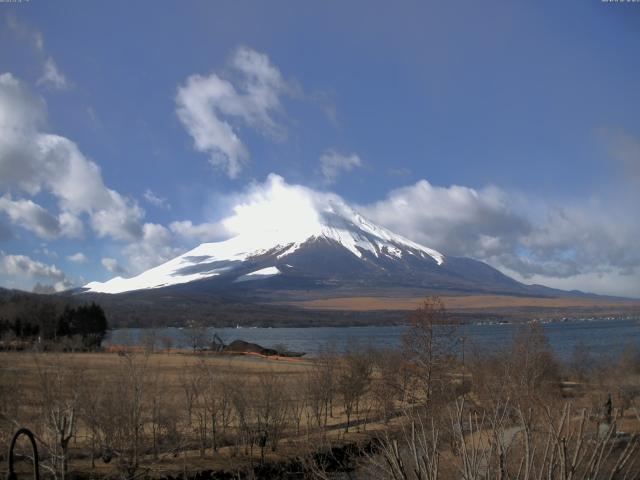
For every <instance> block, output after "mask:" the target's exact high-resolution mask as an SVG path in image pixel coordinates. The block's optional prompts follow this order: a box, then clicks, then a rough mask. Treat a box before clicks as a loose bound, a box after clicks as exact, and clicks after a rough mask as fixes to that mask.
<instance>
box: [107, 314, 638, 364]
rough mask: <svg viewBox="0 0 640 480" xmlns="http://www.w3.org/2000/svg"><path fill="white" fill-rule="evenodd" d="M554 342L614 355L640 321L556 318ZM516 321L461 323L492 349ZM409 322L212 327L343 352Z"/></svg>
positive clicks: (121, 340)
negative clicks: (307, 326) (309, 326)
mask: <svg viewBox="0 0 640 480" xmlns="http://www.w3.org/2000/svg"><path fill="white" fill-rule="evenodd" d="M543 327H544V330H545V332H546V334H547V336H548V338H549V342H550V343H551V346H552V347H553V348H554V350H555V351H556V353H557V354H558V356H560V357H561V358H563V359H568V358H570V357H571V355H572V353H573V351H574V348H575V346H576V345H578V344H584V345H586V346H588V347H589V349H590V351H591V353H592V354H593V355H594V356H610V355H615V354H617V353H619V352H620V351H622V349H623V348H624V347H625V345H627V344H634V345H636V346H638V347H640V323H639V322H638V321H637V320H631V319H608V320H602V319H597V320H596V319H588V320H587V319H585V320H574V321H568V322H554V323H547V324H544V325H543ZM517 329H518V325H517V324H484V325H467V326H465V327H461V328H460V332H461V334H462V333H464V334H465V336H466V339H467V340H466V342H465V344H466V345H467V346H468V347H466V348H468V349H471V348H474V347H479V348H491V347H493V346H496V347H498V346H501V345H504V344H506V343H508V342H510V341H511V339H512V338H513V336H514V334H515V332H516V331H517ZM406 330H407V327H406V326H368V327H312V328H285V327H283V328H211V329H209V333H210V334H211V335H213V333H214V332H215V333H217V334H218V335H219V336H220V337H221V338H222V340H223V341H224V342H225V343H229V342H231V341H233V340H237V339H239V340H245V341H247V342H253V343H257V344H260V345H262V346H263V347H273V346H276V345H286V347H287V348H288V349H289V350H291V351H299V352H306V353H307V355H308V356H313V355H316V354H317V353H318V352H319V351H320V350H321V349H322V348H323V347H325V346H326V345H333V346H334V347H335V348H336V349H337V350H338V351H344V350H346V349H347V347H349V346H350V345H354V344H356V345H359V346H373V347H377V348H383V347H397V346H399V345H400V343H401V341H402V336H403V335H404V333H405V332H406ZM145 331H148V330H144V329H137V328H131V329H118V330H113V331H112V332H110V334H109V336H108V337H107V339H106V342H105V343H106V344H107V345H108V344H121V345H122V344H124V345H135V344H139V343H140V342H141V339H142V337H143V335H144V333H143V332H145ZM155 333H156V337H155V338H156V340H155V341H156V344H157V345H158V346H161V345H162V343H161V340H160V339H161V338H162V337H170V338H171V339H172V341H173V346H174V347H189V342H188V338H187V335H186V334H185V333H186V332H185V331H184V329H181V328H162V329H156V330H155Z"/></svg>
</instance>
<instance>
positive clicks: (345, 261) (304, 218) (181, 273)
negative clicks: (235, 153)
mask: <svg viewBox="0 0 640 480" xmlns="http://www.w3.org/2000/svg"><path fill="white" fill-rule="evenodd" d="M266 183H267V187H266V188H256V189H255V190H253V191H250V192H248V194H247V195H246V198H244V199H243V200H242V201H239V202H237V203H236V205H235V206H234V207H233V213H232V215H230V216H228V217H226V218H225V219H223V220H222V221H221V222H220V224H221V226H222V227H223V229H224V230H225V231H226V232H228V237H227V238H226V239H225V240H223V241H219V242H214V243H203V244H201V245H200V246H198V247H196V248H194V249H193V250H190V251H188V252H187V253H185V254H183V255H180V256H179V257H176V258H174V259H172V260H169V261H168V262H166V263H163V264H162V265H159V266H157V267H155V268H152V269H150V270H147V271H145V272H143V273H141V274H140V275H137V276H134V277H132V278H122V277H116V278H112V279H111V280H109V281H106V282H91V283H89V284H87V285H85V287H84V289H83V290H82V291H83V292H94V293H110V294H119V293H125V292H149V293H150V294H151V292H169V291H171V292H182V293H185V292H186V293H198V294H203V293H204V294H209V293H214V292H216V293H220V294H224V295H239V294H240V293H243V294H246V293H247V292H248V291H250V292H254V293H256V292H259V293H260V295H262V294H263V293H264V294H265V295H266V296H267V297H273V296H274V294H273V292H277V295H281V294H282V293H283V292H289V293H291V292H301V291H304V292H310V291H312V290H313V291H314V292H316V293H318V292H319V294H323V293H322V292H326V293H329V292H334V293H335V291H336V290H340V291H341V292H345V291H347V290H348V291H349V293H350V294H358V293H360V292H364V291H368V292H371V291H373V290H378V291H380V289H382V291H385V289H386V290H387V291H388V289H390V288H393V289H397V288H399V289H413V290H414V292H415V290H420V291H424V290H431V291H434V290H435V291H449V292H454V291H455V292H460V293H480V292H484V293H511V294H529V293H532V292H531V287H529V286H526V285H523V284H521V283H519V282H517V281H515V280H513V279H511V278H509V277H507V276H506V275H503V274H502V273H500V272H499V271H498V270H496V269H494V268H492V267H490V266H489V265H487V264H485V263H482V262H479V261H476V260H472V259H468V258H458V257H451V256H445V255H443V254H442V253H440V252H438V251H436V250H434V249H432V248H429V247H427V246H424V245H420V244H418V243H416V242H413V241H411V240H408V239H407V238H404V237H402V236H401V235H397V234H395V233H393V232H391V231H389V230H388V229H386V228H383V227H380V226H378V225H375V224H374V223H373V222H371V221H369V220H367V219H366V218H364V217H363V216H362V215H360V214H359V213H358V212H357V211H356V210H354V209H353V208H351V207H350V206H349V205H347V204H346V202H345V201H344V200H342V198H340V197H339V196H337V195H334V194H330V193H319V192H315V191H312V190H310V189H307V188H305V187H302V186H297V185H293V186H292V185H287V184H286V183H285V182H284V180H283V179H282V178H281V177H278V176H275V175H273V176H270V177H269V179H268V181H267V182H266Z"/></svg>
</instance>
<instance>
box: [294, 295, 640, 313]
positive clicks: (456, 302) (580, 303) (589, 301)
mask: <svg viewBox="0 0 640 480" xmlns="http://www.w3.org/2000/svg"><path fill="white" fill-rule="evenodd" d="M440 298H441V300H442V301H443V302H444V305H445V307H446V308H447V309H448V310H451V311H464V310H496V309H514V308H515V309H522V308H544V309H549V308H560V309H570V308H579V309H585V308H586V309H589V308H592V309H623V310H629V311H636V312H637V311H640V301H637V300H611V299H596V298H539V297H514V296H507V295H468V296H443V297H440ZM423 301H424V297H408V298H399V297H344V298H326V299H315V300H306V301H297V302H288V305H295V306H298V307H303V308H309V309H318V310H354V311H373V310H407V311H408V310H415V308H416V307H417V306H418V305H419V304H420V303H421V302H423Z"/></svg>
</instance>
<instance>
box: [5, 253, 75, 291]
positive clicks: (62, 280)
mask: <svg viewBox="0 0 640 480" xmlns="http://www.w3.org/2000/svg"><path fill="white" fill-rule="evenodd" d="M0 270H1V271H2V273H5V274H7V275H11V276H16V277H28V278H35V279H40V280H45V281H47V282H54V285H53V287H54V289H55V290H56V291H62V290H66V289H68V288H71V287H72V286H73V282H72V281H71V280H70V279H69V278H68V277H67V276H66V274H65V273H64V272H63V271H62V270H60V269H59V268H58V267H56V266H55V265H47V264H44V263H42V262H39V261H37V260H33V259H32V258H30V257H28V256H27V255H3V256H2V260H1V261H0Z"/></svg>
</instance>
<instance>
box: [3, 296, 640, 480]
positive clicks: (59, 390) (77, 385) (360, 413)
mask: <svg viewBox="0 0 640 480" xmlns="http://www.w3.org/2000/svg"><path fill="white" fill-rule="evenodd" d="M453 320H454V319H453V318H451V317H450V316H449V315H447V313H446V312H445V311H444V308H443V307H442V305H441V303H440V302H439V301H438V300H437V299H429V300H428V301H427V302H425V303H424V305H423V306H422V307H421V308H420V309H418V310H417V311H416V312H414V314H413V315H412V317H411V321H412V328H411V329H410V331H409V333H408V334H407V336H406V338H405V342H404V345H403V347H402V348H401V349H399V350H386V351H380V350H377V351H376V350H369V349H363V348H358V347H357V346H355V345H354V346H352V348H350V349H349V351H348V352H347V353H346V354H337V353H336V352H334V351H332V350H331V348H327V349H326V351H325V352H324V353H323V354H322V355H320V356H319V357H318V358H316V359H312V360H288V361H287V360H284V359H280V360H270V359H265V358H261V357H257V356H221V355H214V354H205V353H199V354H195V353H193V352H186V351H185V352H181V353H175V352H174V353H167V352H157V351H155V352H154V351H153V348H151V347H149V348H148V349H147V350H146V351H142V350H141V351H139V352H137V353H132V352H120V353H119V354H117V353H95V352H94V353H73V354H71V353H52V352H4V353H0V365H1V368H0V445H6V444H7V442H8V438H9V436H10V435H11V433H12V432H13V431H14V430H15V429H16V428H17V427H18V426H23V425H24V426H28V427H29V428H31V429H33V430H34V432H35V433H36V435H37V440H38V442H39V445H40V446H41V455H42V467H43V469H44V472H45V473H46V474H47V475H49V476H51V477H53V478H56V479H67V478H69V477H71V476H77V475H81V476H83V477H86V478H89V477H92V478H93V477H100V476H104V477H118V478H122V479H133V478H138V477H141V476H149V477H155V478H158V477H168V476H177V475H181V476H184V477H185V478H186V477H191V476H194V475H195V474H196V473H197V472H200V475H201V476H202V472H205V471H209V472H210V473H209V474H210V476H212V477H215V476H216V475H217V476H219V478H237V477H238V476H239V477H245V478H252V477H258V478H295V477H293V475H294V474H295V475H297V476H298V478H334V477H332V475H336V473H335V471H336V470H341V471H343V474H344V472H345V471H352V470H355V472H357V474H358V475H360V478H393V479H416V480H422V479H430V480H433V479H449V478H463V479H469V480H470V479H494V478H499V479H523V480H524V479H527V480H528V479H543V478H545V479H563V480H564V479H587V478H589V479H596V478H639V476H640V465H638V462H637V461H636V457H637V456H639V453H640V452H638V451H637V450H638V445H637V443H638V438H637V434H638V433H640V418H639V417H638V411H637V410H636V398H637V397H638V396H640V361H639V357H638V354H637V352H636V350H635V349H634V348H631V347H630V348H628V349H626V350H625V352H624V353H623V354H622V355H620V356H618V357H617V358H610V359H607V360H602V359H600V360H596V359H593V358H592V357H591V356H590V353H589V351H588V349H587V348H585V347H581V348H578V349H576V352H575V354H574V358H573V359H572V361H571V362H569V363H567V364H561V363H560V362H559V361H558V360H557V359H556V358H555V356H554V354H553V351H552V350H551V348H550V347H549V344H548V342H547V340H546V338H545V336H544V333H543V331H542V330H541V329H540V328H539V327H538V326H536V325H526V326H523V327H522V329H521V331H520V332H519V333H518V335H517V336H516V337H515V338H514V339H513V341H512V343H511V344H509V345H504V346H503V347H502V348H500V349H494V350H493V351H476V350H474V349H473V347H472V346H469V345H465V342H464V338H463V337H462V336H461V331H460V330H459V329H458V328H457V327H456V325H455V322H454V321H453ZM462 352H464V355H461V353H462ZM0 451H2V452H3V451H4V449H2V450H0ZM24 452H25V454H26V452H27V450H26V449H25V450H24ZM345 452H348V454H347V455H345V454H344V453H345ZM23 467H24V468H27V467H28V464H24V465H23ZM211 471H212V472H214V473H211ZM224 475H227V476H226V477H225V476H224Z"/></svg>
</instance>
